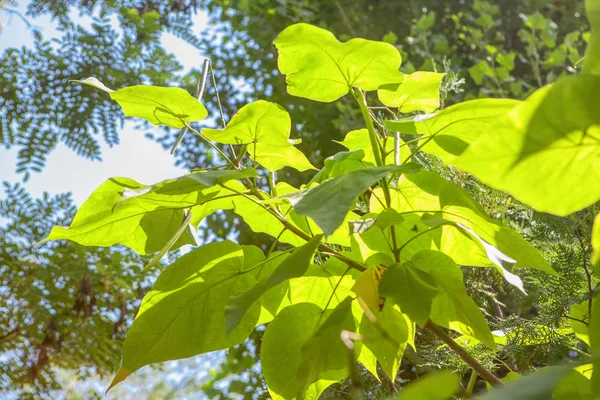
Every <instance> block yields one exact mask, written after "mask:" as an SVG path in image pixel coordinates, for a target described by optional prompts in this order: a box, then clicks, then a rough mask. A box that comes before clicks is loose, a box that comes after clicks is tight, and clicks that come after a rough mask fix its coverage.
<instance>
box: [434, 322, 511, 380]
mask: <svg viewBox="0 0 600 400" xmlns="http://www.w3.org/2000/svg"><path fill="white" fill-rule="evenodd" d="M425 328H427V329H428V330H430V331H431V332H433V334H434V335H435V336H437V337H438V338H439V339H440V340H441V341H442V342H444V343H445V344H446V345H448V347H450V348H451V349H452V350H454V352H455V353H456V354H458V356H459V357H460V358H462V360H463V361H464V362H466V363H467V364H468V365H469V366H470V367H471V368H472V369H473V371H475V372H477V374H478V375H479V376H481V378H482V379H485V380H486V381H487V382H489V383H490V384H491V385H492V386H494V387H502V386H504V383H502V381H501V380H500V379H499V378H498V377H497V376H496V375H494V374H493V373H492V372H490V371H489V370H488V369H487V368H485V367H484V366H483V365H481V364H480V363H479V361H477V360H476V359H474V358H473V357H472V356H471V355H470V354H469V353H467V351H466V350H465V349H463V348H462V346H461V345H459V344H458V343H456V342H455V341H454V339H452V338H451V337H450V336H449V335H448V334H447V333H446V332H445V331H444V330H443V329H441V328H440V327H439V326H437V325H436V324H434V323H433V322H431V321H428V322H427V324H426V325H425Z"/></svg>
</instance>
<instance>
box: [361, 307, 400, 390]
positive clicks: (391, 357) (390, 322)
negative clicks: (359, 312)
mask: <svg viewBox="0 0 600 400" xmlns="http://www.w3.org/2000/svg"><path fill="white" fill-rule="evenodd" d="M374 315H375V317H376V318H377V324H378V326H376V325H375V324H374V323H372V322H371V321H370V320H369V319H368V318H366V317H363V318H362V319H361V321H360V325H359V330H358V333H359V334H360V335H361V336H362V338H363V339H362V343H363V348H362V351H365V348H366V349H368V350H369V351H370V352H371V353H372V354H373V355H374V356H375V357H376V358H377V361H379V365H381V368H382V369H383V371H384V372H385V373H386V375H387V376H388V378H390V379H394V378H395V377H396V374H397V373H398V369H399V368H400V360H402V355H403V354H404V350H405V349H406V345H407V344H408V343H409V341H410V334H409V332H410V330H411V328H410V327H409V323H410V320H408V318H407V317H406V316H404V315H403V314H402V312H401V311H400V310H399V309H398V307H397V306H394V305H393V304H386V305H385V307H384V308H383V310H382V311H381V312H374ZM382 329H383V330H384V331H385V332H386V333H385V335H384V334H383V333H382V332H381V330H382ZM369 370H370V371H371V373H373V375H374V376H375V377H377V375H376V373H377V371H376V369H375V370H373V369H372V368H371V369H369Z"/></svg>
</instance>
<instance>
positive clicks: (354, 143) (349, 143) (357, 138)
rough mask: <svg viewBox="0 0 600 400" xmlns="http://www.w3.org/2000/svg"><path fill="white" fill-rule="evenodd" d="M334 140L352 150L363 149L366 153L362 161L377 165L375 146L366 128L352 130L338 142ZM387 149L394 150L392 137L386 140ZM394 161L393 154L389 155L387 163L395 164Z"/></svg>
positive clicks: (388, 150)
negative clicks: (374, 152)
mask: <svg viewBox="0 0 600 400" xmlns="http://www.w3.org/2000/svg"><path fill="white" fill-rule="evenodd" d="M334 142H336V143H339V144H341V145H342V146H344V147H345V148H347V149H348V150H350V151H358V150H362V151H363V152H364V154H365V156H364V157H363V159H362V161H363V162H365V163H368V165H369V166H374V165H377V163H376V162H375V155H374V154H373V147H371V141H370V139H369V131H367V130H366V129H357V130H354V131H350V132H348V134H347V135H346V137H345V138H344V140H343V141H341V142H338V141H335V140H334ZM385 151H386V152H387V153H390V154H392V153H393V152H394V141H393V140H392V139H388V140H387V141H386V142H385ZM393 161H394V157H393V156H392V157H387V158H386V165H387V164H393Z"/></svg>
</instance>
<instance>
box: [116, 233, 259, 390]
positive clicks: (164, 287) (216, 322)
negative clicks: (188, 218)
mask: <svg viewBox="0 0 600 400" xmlns="http://www.w3.org/2000/svg"><path fill="white" fill-rule="evenodd" d="M247 253H248V256H249V257H250V258H252V259H255V258H256V254H255V253H256V248H250V249H248V251H246V249H242V247H241V246H238V245H237V244H235V243H232V242H229V241H224V242H214V243H209V244H207V245H205V246H202V247H200V248H198V249H196V250H194V251H192V252H190V253H188V254H186V255H184V256H182V257H180V258H179V259H178V260H177V261H176V262H175V263H173V264H171V265H169V266H168V267H167V268H166V269H165V270H164V271H163V272H162V273H161V274H160V276H159V277H158V279H157V280H156V283H155V284H154V285H153V287H152V290H151V291H150V292H149V293H148V294H147V295H146V296H145V297H144V299H143V301H142V305H141V306H140V309H139V311H138V314H137V316H136V317H135V320H134V321H133V324H132V325H131V328H130V329H129V331H128V332H127V337H126V338H125V342H124V344H123V361H122V364H121V369H120V371H119V373H118V374H117V376H116V377H115V379H114V380H113V383H112V384H111V386H114V385H115V384H117V383H119V382H120V381H122V380H123V379H125V378H126V377H127V376H128V375H129V374H131V373H133V372H134V371H136V370H138V369H139V368H141V367H143V366H145V365H148V364H151V363H157V362H163V361H167V360H174V359H181V358H186V357H191V356H194V355H197V354H201V353H206V352H209V351H214V350H219V349H225V348H228V347H231V346H235V345H237V344H239V343H241V342H242V341H244V340H245V339H246V338H247V337H248V335H249V334H250V332H251V331H252V329H253V328H254V326H255V323H256V321H257V319H258V316H259V312H260V306H259V305H258V304H256V305H254V306H252V307H251V310H250V311H249V312H248V313H246V316H245V317H244V318H243V320H242V322H241V324H240V325H239V326H238V327H237V328H236V329H234V330H233V332H231V334H229V335H227V331H226V327H225V306H226V305H227V302H228V300H229V298H230V296H232V295H234V296H235V295H236V294H239V293H241V292H243V291H245V290H247V289H248V288H249V287H252V286H253V285H254V284H255V283H256V278H255V274H256V273H257V272H258V269H257V268H251V267H249V266H248V263H246V262H245V259H244V257H245V255H246V254H247ZM252 264H254V263H253V262H251V263H250V265H252Z"/></svg>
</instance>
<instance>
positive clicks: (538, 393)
mask: <svg viewBox="0 0 600 400" xmlns="http://www.w3.org/2000/svg"><path fill="white" fill-rule="evenodd" d="M570 371H571V368H567V367H546V368H541V369H539V370H537V371H536V372H534V373H532V374H530V375H527V376H524V377H522V378H519V379H516V380H514V381H511V382H508V383H506V384H505V385H504V387H502V388H500V389H493V390H491V391H489V392H488V393H487V394H484V395H483V396H480V397H477V398H478V399H481V400H506V399H511V400H548V399H552V391H553V390H554V388H555V387H556V385H557V384H558V382H560V380H561V379H562V378H563V377H564V376H565V375H567V374H568V373H569V372H570Z"/></svg>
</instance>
